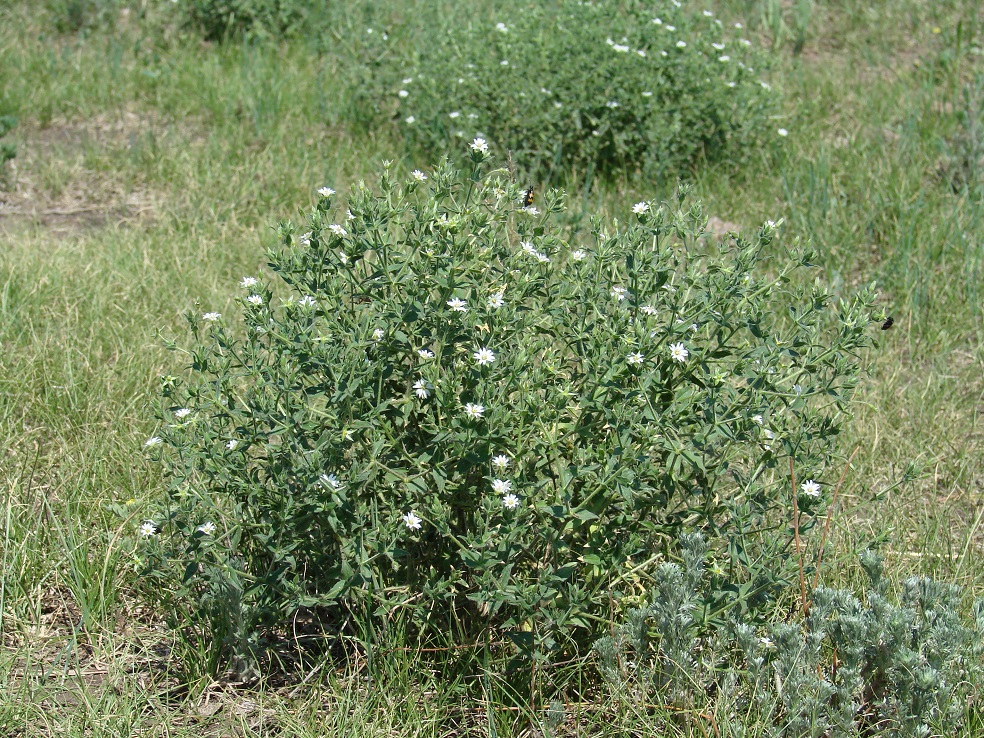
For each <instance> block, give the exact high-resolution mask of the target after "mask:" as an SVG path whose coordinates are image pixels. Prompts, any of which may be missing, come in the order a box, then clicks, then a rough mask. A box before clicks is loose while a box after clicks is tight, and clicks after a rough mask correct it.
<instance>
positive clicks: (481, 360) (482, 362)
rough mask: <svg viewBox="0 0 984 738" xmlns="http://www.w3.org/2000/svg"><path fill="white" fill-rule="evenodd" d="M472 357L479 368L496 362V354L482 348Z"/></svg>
mask: <svg viewBox="0 0 984 738" xmlns="http://www.w3.org/2000/svg"><path fill="white" fill-rule="evenodd" d="M472 356H473V357H474V359H475V361H477V362H478V365H479V366H488V365H489V364H491V363H492V362H493V361H495V353H493V351H492V350H491V349H489V348H480V349H479V350H478V351H476V352H475V353H473V354H472Z"/></svg>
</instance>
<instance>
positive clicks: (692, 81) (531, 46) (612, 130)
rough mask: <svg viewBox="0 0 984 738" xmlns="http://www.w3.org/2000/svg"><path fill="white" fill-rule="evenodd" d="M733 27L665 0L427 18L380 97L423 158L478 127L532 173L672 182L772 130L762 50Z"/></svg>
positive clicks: (737, 155)
mask: <svg viewBox="0 0 984 738" xmlns="http://www.w3.org/2000/svg"><path fill="white" fill-rule="evenodd" d="M739 26H740V24H739ZM742 33H743V32H742V29H741V28H740V27H738V28H733V27H729V28H727V29H726V28H725V27H724V25H723V24H722V23H721V21H719V20H718V19H717V18H715V17H714V16H713V14H712V13H711V12H710V11H705V12H703V13H701V12H698V11H696V10H695V9H692V8H689V7H686V8H685V7H682V6H681V4H680V3H674V2H657V3H656V4H655V5H654V4H652V3H635V2H632V3H581V2H573V1H567V2H563V3H561V4H559V6H551V7H550V8H549V9H548V8H545V7H544V8H540V7H538V6H533V7H530V8H526V9H524V11H523V12H522V13H520V14H515V13H509V14H503V16H502V20H501V21H500V22H498V23H492V22H490V21H484V20H482V19H480V18H479V19H476V20H472V21H469V22H467V23H465V22H463V23H461V24H459V25H456V26H451V27H449V28H445V27H443V26H437V27H435V28H434V30H433V31H432V32H431V34H430V35H431V37H430V38H426V37H425V38H422V39H420V49H419V53H418V54H417V55H415V57H414V58H413V59H412V60H405V61H404V62H403V64H402V66H400V67H399V68H398V69H394V70H393V71H392V72H390V76H389V78H386V77H384V76H379V77H377V81H378V83H379V84H380V85H383V84H386V85H389V87H387V88H382V89H379V90H377V95H378V96H379V98H381V99H382V98H385V99H387V100H391V101H392V102H393V105H392V106H380V107H382V109H392V110H393V113H392V114H393V115H394V116H395V117H396V118H397V120H398V121H399V126H400V127H401V129H402V131H403V135H404V137H405V138H406V139H407V141H408V142H409V143H410V145H411V147H412V148H413V149H414V150H422V151H423V152H425V154H426V155H427V156H428V157H434V156H436V155H437V154H440V153H445V152H448V151H452V152H453V151H457V150H459V148H460V145H461V142H463V141H467V140H471V139H472V138H473V137H475V136H480V137H484V138H486V139H488V141H489V142H490V144H492V145H493V146H496V147H497V148H498V149H499V150H506V149H508V150H509V151H510V152H511V153H512V156H513V158H514V160H515V163H516V164H517V165H518V166H519V168H520V170H521V171H522V172H523V173H524V174H526V175H529V176H530V177H535V178H541V179H542V178H545V177H546V176H547V175H549V174H550V173H551V172H553V173H555V174H557V175H560V174H563V173H568V172H571V171H574V172H577V173H578V174H579V175H580V176H581V177H584V178H587V179H590V178H591V176H592V173H597V174H599V175H605V176H608V175H614V174H616V173H622V174H625V173H630V174H631V173H641V174H642V175H643V176H645V177H647V178H656V179H660V178H663V179H668V180H669V181H671V182H673V181H675V180H676V178H677V177H679V176H681V175H684V174H685V173H686V172H687V171H688V169H689V168H691V167H693V166H696V165H697V164H698V163H700V162H702V161H729V162H732V163H733V164H734V165H735V166H738V165H740V164H741V162H742V161H743V159H744V158H745V156H746V155H747V154H748V152H749V150H750V148H751V147H753V146H762V145H765V146H769V145H772V142H775V141H777V137H776V134H775V131H776V127H775V126H774V125H773V124H772V122H771V120H770V118H771V116H773V115H774V114H775V113H776V112H777V109H778V102H779V99H778V95H777V94H776V92H775V91H773V90H772V88H771V87H770V85H769V83H768V82H767V81H766V80H765V77H764V73H765V71H766V70H765V66H766V64H767V61H768V60H767V58H766V57H765V56H764V55H763V54H762V53H760V52H758V51H757V50H756V49H755V48H754V46H753V45H752V43H751V42H750V41H749V40H748V39H746V38H744V37H743V35H742ZM394 58H395V59H399V57H394ZM396 63H397V62H394V64H396Z"/></svg>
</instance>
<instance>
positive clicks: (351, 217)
mask: <svg viewBox="0 0 984 738" xmlns="http://www.w3.org/2000/svg"><path fill="white" fill-rule="evenodd" d="M345 220H355V216H354V215H352V211H351V210H346V211H345Z"/></svg>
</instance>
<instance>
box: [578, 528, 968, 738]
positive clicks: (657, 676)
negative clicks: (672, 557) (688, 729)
mask: <svg viewBox="0 0 984 738" xmlns="http://www.w3.org/2000/svg"><path fill="white" fill-rule="evenodd" d="M680 543H681V550H682V555H683V562H682V565H681V564H676V563H665V564H661V565H660V566H659V568H658V569H657V570H656V572H655V580H656V584H655V586H654V588H653V589H652V590H651V591H650V592H649V593H648V595H647V597H646V600H647V603H646V605H645V606H644V607H642V608H637V609H634V610H631V611H629V612H628V613H627V614H626V618H625V621H624V622H623V623H622V624H620V625H619V626H618V627H617V628H616V629H615V631H614V634H613V635H611V636H606V637H604V638H602V639H600V640H599V641H598V642H597V643H596V644H595V652H596V655H597V657H598V665H599V668H600V671H601V673H602V674H603V676H604V677H605V678H606V680H607V681H608V682H609V684H610V685H611V686H612V687H613V688H614V689H616V690H618V691H619V692H620V693H622V694H623V695H624V696H626V697H627V698H629V699H638V700H642V701H646V700H649V699H658V700H669V701H670V702H671V703H672V704H674V705H677V706H679V707H685V708H687V709H693V710H696V711H700V710H704V709H707V708H709V707H710V706H711V705H714V711H716V712H718V714H732V715H733V714H739V715H745V716H747V718H748V720H747V721H745V720H743V721H733V722H725V723H722V724H721V726H720V727H721V730H722V731H723V733H722V735H725V736H743V735H745V734H746V728H747V727H748V725H749V724H754V725H756V726H757V730H759V731H761V730H762V729H763V728H764V729H765V731H766V732H765V733H759V732H756V735H760V734H762V735H770V736H771V735H774V736H788V737H789V738H803V737H806V736H809V737H810V738H822V737H825V736H844V737H846V736H864V735H886V736H899V737H903V736H904V737H905V738H929V736H931V735H955V734H956V732H957V730H958V729H959V728H960V727H961V725H962V724H963V721H964V719H965V717H966V710H967V706H968V704H969V703H968V699H969V698H970V697H971V696H972V695H971V692H972V690H973V685H975V684H979V683H980V679H981V677H982V676H984V662H982V656H984V644H982V640H981V635H982V634H984V600H977V601H976V602H975V603H974V606H973V622H972V623H970V624H968V623H967V622H966V620H965V618H963V617H962V616H961V612H960V608H961V598H962V595H963V592H962V590H961V589H960V588H959V587H957V586H955V585H952V584H947V583H943V582H937V581H934V580H932V579H928V578H925V577H912V578H910V579H907V580H906V581H905V582H904V586H903V591H902V593H901V597H900V599H899V601H898V602H893V601H892V600H891V599H890V598H889V597H888V593H887V583H886V582H885V581H884V579H883V578H882V559H881V557H880V556H878V555H877V554H875V553H872V552H870V551H868V552H865V553H864V554H863V555H862V557H861V564H862V566H863V568H864V570H865V572H866V573H867V574H868V578H869V581H870V587H871V588H870V589H869V590H868V592H867V593H866V595H865V597H864V599H863V600H861V599H859V598H858V597H857V596H855V595H854V594H853V593H852V592H850V591H847V590H834V589H828V588H825V587H820V588H818V589H817V590H815V591H814V592H813V595H812V606H811V607H810V611H809V614H808V615H807V617H806V618H805V619H804V620H803V621H802V622H793V623H779V624H774V625H772V626H769V627H759V628H756V626H755V625H754V624H752V623H749V622H747V621H745V620H744V619H743V618H741V617H740V616H739V617H735V618H733V619H731V620H730V621H729V622H728V623H727V624H726V625H724V626H718V627H712V628H707V627H705V623H704V622H703V621H702V619H701V617H700V614H701V609H702V608H703V607H705V606H706V603H707V602H708V601H709V600H712V599H713V588H714V584H713V581H712V580H711V579H709V578H708V576H707V572H706V570H705V567H704V563H705V556H706V552H707V547H706V543H705V542H704V540H703V538H702V537H701V536H700V535H685V536H682V537H681V540H680ZM633 695H634V697H633Z"/></svg>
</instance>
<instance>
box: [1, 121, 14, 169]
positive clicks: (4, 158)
mask: <svg viewBox="0 0 984 738" xmlns="http://www.w3.org/2000/svg"><path fill="white" fill-rule="evenodd" d="M15 125H17V120H16V119H15V118H14V117H12V116H10V115H0V138H3V137H4V136H6V135H7V134H8V133H10V131H11V129H12V128H13V127H14V126H15ZM15 156H17V147H16V146H15V145H14V144H12V143H9V142H6V141H0V171H2V170H3V165H4V164H6V163H7V162H8V161H10V160H11V159H13V158H14V157H15Z"/></svg>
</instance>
